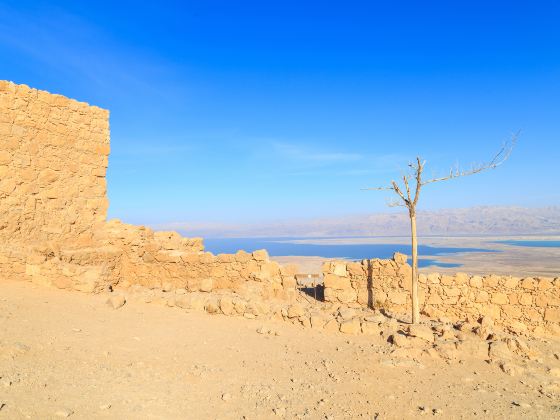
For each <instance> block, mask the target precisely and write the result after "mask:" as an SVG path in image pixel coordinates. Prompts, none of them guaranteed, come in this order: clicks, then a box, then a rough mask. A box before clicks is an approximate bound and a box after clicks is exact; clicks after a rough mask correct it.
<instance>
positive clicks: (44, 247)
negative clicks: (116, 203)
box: [0, 81, 296, 299]
mask: <svg viewBox="0 0 560 420" xmlns="http://www.w3.org/2000/svg"><path fill="white" fill-rule="evenodd" d="M108 116H109V113H108V112H107V111H105V110H102V109H100V108H97V107H94V106H89V105H88V104H85V103H82V102H77V101H74V100H71V99H68V98H65V97H63V96H60V95H52V94H50V93H48V92H44V91H40V90H36V89H31V88H29V87H28V86H25V85H15V84H13V83H11V82H6V81H0V139H1V143H0V273H1V275H2V277H3V278H16V279H22V278H27V279H30V280H32V281H34V282H36V283H41V284H47V285H54V286H56V287H59V288H65V289H74V290H80V291H84V292H98V291H100V290H103V289H104V288H107V287H110V286H115V285H117V284H119V285H120V286H121V287H128V286H130V285H141V286H145V287H148V288H160V289H165V290H169V289H185V290H187V291H191V292H195V291H202V292H210V291H212V290H220V289H228V290H235V291H237V292H239V294H242V295H258V296H259V297H261V298H280V299H290V298H292V297H293V295H294V294H295V290H296V283H295V277H294V274H295V269H294V268H293V267H288V266H287V267H281V266H280V265H278V264H277V263H276V262H273V261H270V260H269V258H268V254H267V253H266V251H257V252H254V253H252V254H248V253H246V252H242V251H240V252H238V253H237V254H235V255H218V256H214V255H212V254H211V253H208V252H204V246H203V244H202V239H200V238H183V237H181V236H180V235H179V234H178V233H176V232H154V231H152V230H151V229H149V228H146V227H143V226H133V225H127V224H124V223H121V222H119V221H117V220H113V221H110V222H106V215H107V207H108V200H107V197H106V181H105V172H106V168H107V163H108V154H109V122H108Z"/></svg>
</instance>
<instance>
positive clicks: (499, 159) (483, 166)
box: [421, 132, 519, 185]
mask: <svg viewBox="0 0 560 420" xmlns="http://www.w3.org/2000/svg"><path fill="white" fill-rule="evenodd" d="M518 136H519V132H518V133H517V134H515V135H514V136H512V138H511V140H510V141H508V142H505V143H504V144H503V145H502V148H501V149H500V150H499V151H498V153H496V154H495V155H494V157H493V158H492V160H490V161H489V162H486V163H480V164H477V165H473V166H472V167H471V169H469V170H466V171H461V170H460V169H459V167H457V169H455V170H453V169H451V170H450V171H449V175H447V176H442V177H439V178H432V179H429V180H427V181H423V182H422V184H421V185H426V184H431V183H434V182H440V181H447V180H450V179H453V178H459V177H463V176H469V175H474V174H478V173H480V172H484V171H487V170H490V169H496V168H497V167H498V166H500V165H502V164H503V163H504V162H505V161H506V160H508V159H509V157H510V155H511V152H512V151H513V148H514V146H515V143H516V141H517V137H518Z"/></svg>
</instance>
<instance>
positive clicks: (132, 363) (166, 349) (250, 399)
mask: <svg viewBox="0 0 560 420" xmlns="http://www.w3.org/2000/svg"><path fill="white" fill-rule="evenodd" d="M0 290H1V295H0V407H1V408H0V419H20V418H34V419H50V418H62V417H67V416H68V417H70V418H76V419H96V418H101V419H102V418H107V419H109V418H111V419H139V418H142V419H268V418H275V417H279V418H311V419H339V418H368V419H372V418H379V419H402V418H411V417H416V416H418V415H423V416H428V417H432V416H440V417H441V418H477V417H483V418H531V419H537V418H547V419H548V418H550V419H552V418H558V417H559V416H560V401H558V400H555V399H554V397H551V394H547V393H546V392H543V391H542V385H543V383H547V381H550V378H548V377H544V376H539V375H538V374H529V373H527V374H525V375H524V376H522V377H511V376H508V375H506V374H504V373H503V372H501V371H500V369H499V368H498V367H497V366H496V365H493V364H488V363H486V362H485V361H483V360H476V359H469V358H466V359H464V360H461V361H459V362H456V363H451V364H447V363H446V362H444V361H442V360H436V359H426V360H423V361H422V362H421V363H417V362H413V361H411V360H404V361H399V360H395V359H392V358H391V357H390V355H389V354H388V352H387V343H385V342H383V339H382V338H381V337H372V336H347V335H343V334H340V333H329V332H325V331H316V330H311V329H303V328H302V327H298V326H295V325H292V324H289V323H284V322H280V321H261V320H249V319H245V318H236V317H225V316H222V315H208V314H205V313H194V312H193V313H188V312H185V311H184V310H180V309H178V308H170V307H165V306H161V305H157V304H147V303H132V302H127V304H126V305H125V306H124V307H122V308H120V309H118V310H114V309H112V308H110V307H109V306H108V305H107V304H106V303H105V301H106V299H107V297H106V296H102V295H97V296H92V295H85V294H81V293H78V292H67V291H61V290H57V289H50V288H44V287H41V286H35V285H33V284H31V283H27V282H8V281H1V282H0ZM263 326H264V327H266V329H270V330H271V331H272V333H268V334H261V333H259V332H258V331H257V330H259V329H261V328H262V327H263ZM349 337H350V338H349Z"/></svg>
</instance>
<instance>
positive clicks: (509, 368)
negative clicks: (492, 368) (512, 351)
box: [500, 362, 523, 376]
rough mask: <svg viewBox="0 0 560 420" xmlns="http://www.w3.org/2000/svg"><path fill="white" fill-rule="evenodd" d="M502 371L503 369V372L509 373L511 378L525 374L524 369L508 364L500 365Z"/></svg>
mask: <svg viewBox="0 0 560 420" xmlns="http://www.w3.org/2000/svg"><path fill="white" fill-rule="evenodd" d="M500 369H502V372H504V373H507V374H508V375H509V376H517V375H520V374H521V373H523V368H522V367H520V366H517V365H514V364H513V363H508V362H502V363H500Z"/></svg>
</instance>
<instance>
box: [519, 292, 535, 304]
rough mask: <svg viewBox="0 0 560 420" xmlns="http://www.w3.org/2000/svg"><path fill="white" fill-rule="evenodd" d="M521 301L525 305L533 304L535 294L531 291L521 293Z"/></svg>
mask: <svg viewBox="0 0 560 420" xmlns="http://www.w3.org/2000/svg"><path fill="white" fill-rule="evenodd" d="M519 303H520V304H521V305H524V306H531V305H532V304H533V295H532V294H531V293H521V294H520V295H519Z"/></svg>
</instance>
